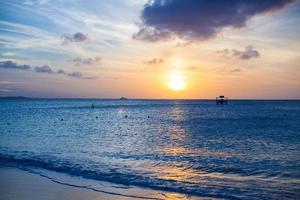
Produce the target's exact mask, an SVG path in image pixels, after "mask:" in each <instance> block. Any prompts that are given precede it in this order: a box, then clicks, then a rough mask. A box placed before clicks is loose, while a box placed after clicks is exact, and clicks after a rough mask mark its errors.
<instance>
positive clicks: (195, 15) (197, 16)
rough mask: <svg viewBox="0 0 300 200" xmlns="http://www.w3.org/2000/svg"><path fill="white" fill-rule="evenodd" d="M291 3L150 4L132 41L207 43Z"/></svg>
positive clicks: (183, 0)
mask: <svg viewBox="0 0 300 200" xmlns="http://www.w3.org/2000/svg"><path fill="white" fill-rule="evenodd" d="M293 1H294V0H230V1H225V0H152V1H149V3H147V4H146V5H145V6H144V9H143V11H142V15H141V18H142V24H141V26H140V30H139V31H138V33H136V34H135V35H133V38H134V39H138V40H146V41H151V42H155V41H159V40H166V39H172V38H174V37H179V38H181V39H184V40H189V41H191V40H207V39H209V38H212V37H215V36H216V35H217V34H218V33H219V32H220V31H221V30H222V29H223V28H225V27H234V28H241V27H244V26H245V25H246V22H247V21H248V20H249V19H250V18H251V17H253V16H255V15H257V14H263V13H267V12H273V11H276V10H278V9H281V8H283V7H284V6H285V5H287V4H288V3H290V2H293Z"/></svg>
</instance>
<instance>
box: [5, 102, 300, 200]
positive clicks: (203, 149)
mask: <svg viewBox="0 0 300 200" xmlns="http://www.w3.org/2000/svg"><path fill="white" fill-rule="evenodd" d="M92 104H94V108H92ZM0 162H1V163H2V164H5V165H8V164H11V165H17V166H18V167H27V168H38V169H45V170H50V171H53V172H60V173H61V172H62V173H64V174H68V175H70V176H73V177H83V178H86V179H88V180H93V181H94V182H97V181H106V182H111V183H114V184H122V185H124V187H126V186H128V187H130V186H137V187H142V188H150V189H155V190H161V191H167V192H176V193H180V194H185V195H191V196H199V197H212V198H225V199H240V198H242V199H296V198H297V197H298V198H299V196H300V101H267V100H260V101H258V100H240V101H238V100H234V101H230V102H229V103H228V105H216V104H215V102H214V101H209V100H207V101H206V100H97V99H84V100H82V99H57V100H55V99H38V100H37V99H26V100H0ZM52 178H53V177H52Z"/></svg>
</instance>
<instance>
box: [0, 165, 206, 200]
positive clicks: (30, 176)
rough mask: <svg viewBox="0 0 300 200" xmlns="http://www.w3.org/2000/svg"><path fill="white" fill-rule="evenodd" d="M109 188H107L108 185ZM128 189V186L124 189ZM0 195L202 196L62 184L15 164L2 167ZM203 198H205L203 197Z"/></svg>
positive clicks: (53, 198) (105, 199)
mask: <svg viewBox="0 0 300 200" xmlns="http://www.w3.org/2000/svg"><path fill="white" fill-rule="evenodd" d="M104 190H105V188H104ZM123 190H124V189H123ZM113 193H115V194H113ZM0 199H3V200H32V199H39V200H57V199H62V200H81V199H84V200H98V199H99V200H100V199H101V200H112V199H114V200H121V199H124V200H133V199H172V200H178V199H181V200H182V199H183V200H184V199H200V198H191V197H188V196H185V195H181V194H175V193H166V192H161V191H155V190H148V189H141V188H130V189H127V190H126V192H125V193H124V191H122V190H119V189H117V188H115V189H114V191H113V192H111V191H110V192H105V191H104V192H99V191H93V190H92V189H88V188H80V187H74V186H71V185H66V184H61V183H58V182H55V181H53V180H51V179H49V178H46V177H43V176H41V175H39V174H35V173H31V172H28V171H24V170H21V169H18V168H14V167H3V166H2V167H0ZM201 199H202V198H201Z"/></svg>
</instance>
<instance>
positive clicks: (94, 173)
mask: <svg viewBox="0 0 300 200" xmlns="http://www.w3.org/2000/svg"><path fill="white" fill-rule="evenodd" d="M58 163H62V162H61V161H58V160H56V161H54V160H50V159H48V160H39V159H30V158H16V157H14V156H8V155H3V154H0V165H6V166H14V167H18V168H21V169H23V170H26V171H29V172H32V173H37V172H35V171H34V170H30V167H32V168H41V169H45V170H50V171H55V172H59V173H64V174H68V175H71V176H76V177H82V178H86V179H92V180H97V181H105V182H110V183H114V184H121V185H125V186H130V185H132V186H137V187H141V188H149V189H153V190H158V191H165V192H175V193H180V194H185V195H189V196H199V197H210V198H226V199H227V198H229V199H240V198H239V197H238V196H235V194H234V193H236V195H238V194H239V189H238V188H237V191H231V193H228V194H225V193H224V194H218V193H216V191H213V190H212V191H210V190H209V189H208V188H207V187H206V186H205V185H203V186H202V188H201V187H200V186H199V185H194V186H192V185H191V183H188V182H186V183H185V184H186V185H183V183H184V182H177V181H174V180H161V179H159V178H150V177H143V176H141V175H137V174H122V173H118V172H110V173H106V172H103V171H99V170H87V169H84V168H83V167H81V166H78V165H72V164H71V163H68V164H67V162H64V165H60V164H58ZM37 174H39V175H41V176H44V177H46V178H49V179H50V180H52V181H54V182H57V183H60V184H65V185H69V186H74V187H82V188H86V189H90V190H94V191H98V192H104V193H108V194H114V193H111V192H107V191H105V190H99V189H95V188H93V187H89V186H78V185H75V184H70V183H65V182H62V181H58V180H56V179H55V178H52V177H49V176H47V175H45V174H42V173H37ZM219 187H220V186H218V188H219ZM218 188H216V189H218ZM116 195H123V194H118V193H116ZM128 197H134V196H128ZM135 198H145V197H135ZM148 199H149V198H148ZM152 199H157V198H152Z"/></svg>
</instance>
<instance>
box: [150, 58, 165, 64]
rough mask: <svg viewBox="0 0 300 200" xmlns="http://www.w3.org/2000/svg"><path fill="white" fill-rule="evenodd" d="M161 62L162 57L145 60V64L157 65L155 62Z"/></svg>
mask: <svg viewBox="0 0 300 200" xmlns="http://www.w3.org/2000/svg"><path fill="white" fill-rule="evenodd" d="M163 62H164V60H163V59H162V58H153V59H151V60H148V61H146V62H145V64H148V65H157V64H161V63H163Z"/></svg>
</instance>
